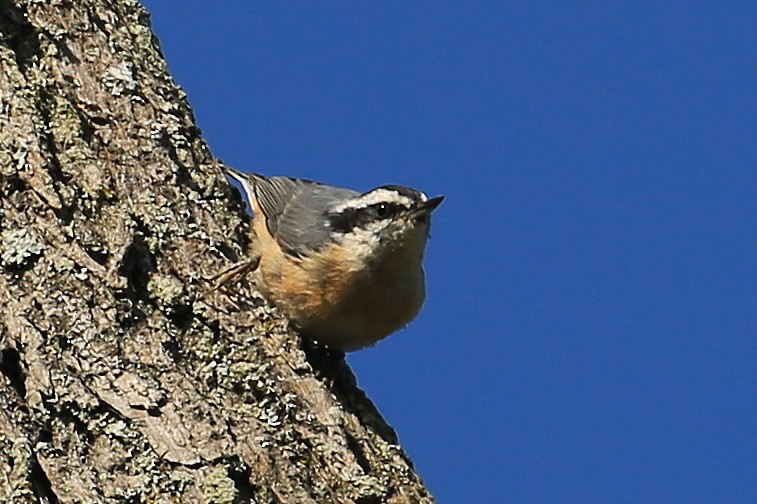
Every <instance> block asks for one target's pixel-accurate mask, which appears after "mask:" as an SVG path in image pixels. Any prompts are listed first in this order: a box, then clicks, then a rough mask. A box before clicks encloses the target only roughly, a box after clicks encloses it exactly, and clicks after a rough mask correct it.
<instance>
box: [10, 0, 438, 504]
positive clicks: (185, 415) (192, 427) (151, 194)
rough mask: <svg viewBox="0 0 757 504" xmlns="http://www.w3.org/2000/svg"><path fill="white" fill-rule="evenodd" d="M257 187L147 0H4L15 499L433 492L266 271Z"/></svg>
mask: <svg viewBox="0 0 757 504" xmlns="http://www.w3.org/2000/svg"><path fill="white" fill-rule="evenodd" d="M246 236H247V227H246V222H245V219H244V217H243V212H242V206H241V202H240V200H239V198H238V196H237V194H236V192H235V191H233V190H232V189H230V187H229V185H228V183H227V182H226V181H225V180H224V178H223V177H222V175H221V172H220V169H219V165H218V162H217V161H216V160H215V159H214V158H213V157H212V156H211V154H210V152H209V150H208V148H207V146H206V145H205V143H204V141H203V140H202V138H201V136H200V131H199V130H198V128H197V127H196V125H195V123H194V118H193V117H192V113H191V110H190V108H189V106H188V104H187V100H186V96H185V95H184V93H183V92H182V90H181V89H180V88H179V87H177V86H176V85H175V84H174V83H173V81H172V80H171V78H170V76H169V75H168V73H167V69H166V64H165V61H164V60H163V57H162V55H161V53H160V50H159V47H158V45H157V42H156V40H155V37H154V36H153V34H152V32H151V29H150V26H149V17H148V15H147V13H146V11H145V10H144V9H143V8H142V7H141V6H140V5H139V4H138V3H137V2H134V1H131V0H118V1H105V0H84V1H66V0H52V1H44V2H42V1H36V0H23V1H22V0H13V1H11V0H0V246H1V247H2V250H0V371H2V379H0V453H1V454H2V455H3V456H2V457H0V501H2V502H36V501H42V500H45V499H47V501H49V502H55V501H60V502H103V501H104V502H148V501H150V502H362V503H371V502H376V503H378V502H396V503H400V502H430V501H431V500H432V499H431V497H430V495H429V494H428V492H427V491H426V490H425V488H424V487H423V484H422V482H421V481H420V479H419V478H418V476H417V475H416V474H415V472H414V470H413V467H412V464H411V462H410V460H409V459H408V457H407V456H406V455H405V454H404V452H403V451H402V449H401V447H400V446H399V444H398V443H397V439H396V436H395V434H394V431H393V430H392V429H391V428H390V427H389V426H388V425H387V424H386V423H385V422H384V420H383V419H382V418H381V416H380V415H379V413H378V412H377V411H376V409H375V408H374V407H373V405H372V403H371V402H370V401H369V400H368V399H367V398H366V397H365V395H364V394H363V393H362V391H360V390H359V389H358V388H357V387H356V385H355V381H354V377H353V376H352V374H351V372H350V371H349V369H348V368H346V366H345V367H343V368H342V369H341V372H340V374H339V375H337V378H336V380H335V381H334V383H333V384H329V383H324V381H323V380H321V379H319V378H318V375H317V373H315V372H314V370H313V366H312V365H311V363H310V362H309V361H308V358H307V357H306V354H305V353H304V352H303V351H302V350H301V348H300V342H299V339H298V337H297V335H296V334H294V333H293V332H292V331H291V330H290V329H288V327H287V322H286V320H284V319H283V318H282V317H281V316H279V315H278V314H277V313H276V311H275V310H274V309H272V308H271V307H270V306H268V305H267V304H266V303H265V302H264V301H263V300H262V299H261V298H260V296H259V294H257V293H256V292H255V291H254V289H253V288H251V287H250V286H249V285H247V284H246V283H244V282H243V283H241V284H240V285H239V286H238V289H235V291H234V292H218V293H214V294H213V295H211V296H209V297H208V298H207V299H204V298H203V294H204V293H205V292H206V291H207V288H208V282H207V279H209V278H212V277H213V276H214V274H216V273H217V272H218V271H220V270H222V269H223V268H224V267H226V266H228V265H229V264H230V262H231V261H234V260H236V259H237V258H239V257H241V256H242V255H243V254H244V249H245V247H246V245H247V244H246V240H247V238H246Z"/></svg>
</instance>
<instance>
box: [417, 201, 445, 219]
mask: <svg viewBox="0 0 757 504" xmlns="http://www.w3.org/2000/svg"><path fill="white" fill-rule="evenodd" d="M442 201H444V196H435V197H433V198H430V199H428V200H427V201H424V202H423V203H420V204H419V205H418V206H417V207H416V208H415V209H414V210H413V215H414V216H416V217H420V216H423V215H431V212H433V211H434V210H436V207H438V206H439V205H440V204H441V203H442Z"/></svg>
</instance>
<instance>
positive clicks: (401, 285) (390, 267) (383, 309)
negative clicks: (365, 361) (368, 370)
mask: <svg viewBox="0 0 757 504" xmlns="http://www.w3.org/2000/svg"><path fill="white" fill-rule="evenodd" d="M223 171H224V173H225V174H226V175H227V176H228V177H229V178H231V179H232V180H236V181H237V182H239V184H240V185H241V187H242V189H243V191H244V193H245V195H246V197H247V200H248V201H249V203H250V207H251V209H252V212H253V216H252V225H251V227H252V232H251V233H252V240H251V243H252V245H251V250H249V251H248V256H249V257H248V258H246V259H245V260H243V261H241V262H240V263H237V264H236V265H234V266H232V267H231V268H229V270H227V271H226V272H225V273H224V274H222V275H219V277H218V278H220V283H226V282H227V281H228V280H229V279H230V278H236V277H239V276H243V275H247V274H249V273H252V278H253V281H254V283H255V285H256V287H257V288H258V290H259V291H260V292H261V293H262V294H263V296H264V297H265V298H266V299H267V300H268V301H269V302H270V303H271V304H273V305H274V306H276V307H278V308H279V309H280V310H281V311H282V312H283V313H284V314H285V315H286V316H287V317H288V318H289V320H290V321H291V322H293V323H294V325H295V326H296V327H297V328H298V329H299V330H300V332H301V334H302V335H303V336H306V337H307V338H310V339H312V340H315V341H316V342H317V343H318V344H322V345H325V346H326V347H327V348H328V349H331V350H337V351H343V352H350V351H354V350H358V349H361V348H365V347H368V346H371V345H374V344H375V343H376V342H378V341H380V340H382V339H383V338H385V337H387V336H388V335H390V334H392V333H394V332H395V331H397V330H399V329H401V328H403V327H404V326H406V325H407V324H408V323H409V322H410V321H412V320H413V319H414V318H415V317H416V315H417V314H418V312H419V311H420V309H421V307H422V305H423V303H424V301H425V298H426V288H425V276H424V271H423V257H424V252H425V249H426V243H427V240H428V237H429V229H430V226H431V214H432V212H433V211H434V210H435V209H436V208H437V207H438V206H439V205H440V204H441V202H442V201H443V199H444V196H435V197H432V198H429V197H428V196H426V194H424V193H422V192H420V191H418V190H415V189H411V188H409V187H404V186H400V185H383V186H380V187H376V188H375V189H372V190H370V191H367V192H363V193H361V192H359V191H355V190H352V189H346V188H341V187H333V186H330V185H326V184H323V183H319V182H314V181H312V180H306V179H300V178H293V177H282V176H272V177H267V176H263V175H259V174H256V173H244V172H241V171H239V170H236V169H234V168H231V167H228V166H224V167H223Z"/></svg>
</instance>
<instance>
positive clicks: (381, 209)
mask: <svg viewBox="0 0 757 504" xmlns="http://www.w3.org/2000/svg"><path fill="white" fill-rule="evenodd" d="M389 213H390V210H389V205H387V204H386V203H379V204H378V205H376V216H377V217H378V218H379V219H386V218H387V217H389Z"/></svg>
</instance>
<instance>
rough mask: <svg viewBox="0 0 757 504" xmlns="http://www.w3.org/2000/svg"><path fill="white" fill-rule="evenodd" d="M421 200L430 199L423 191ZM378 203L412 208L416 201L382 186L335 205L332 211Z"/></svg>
mask: <svg viewBox="0 0 757 504" xmlns="http://www.w3.org/2000/svg"><path fill="white" fill-rule="evenodd" d="M421 200H423V201H426V200H428V197H427V196H426V195H425V194H423V193H421ZM376 203H395V204H399V205H402V206H404V207H407V208H410V207H411V206H412V205H413V203H414V201H413V200H412V199H411V198H408V197H407V196H403V195H402V194H400V193H398V192H397V191H392V190H389V189H383V188H380V189H375V190H373V191H371V192H369V193H367V194H364V195H362V196H360V197H357V198H355V199H351V200H347V201H344V202H342V203H340V204H338V205H335V206H334V207H332V208H331V211H332V212H335V213H341V212H343V211H344V210H347V209H349V208H365V207H367V206H370V205H375V204H376Z"/></svg>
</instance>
